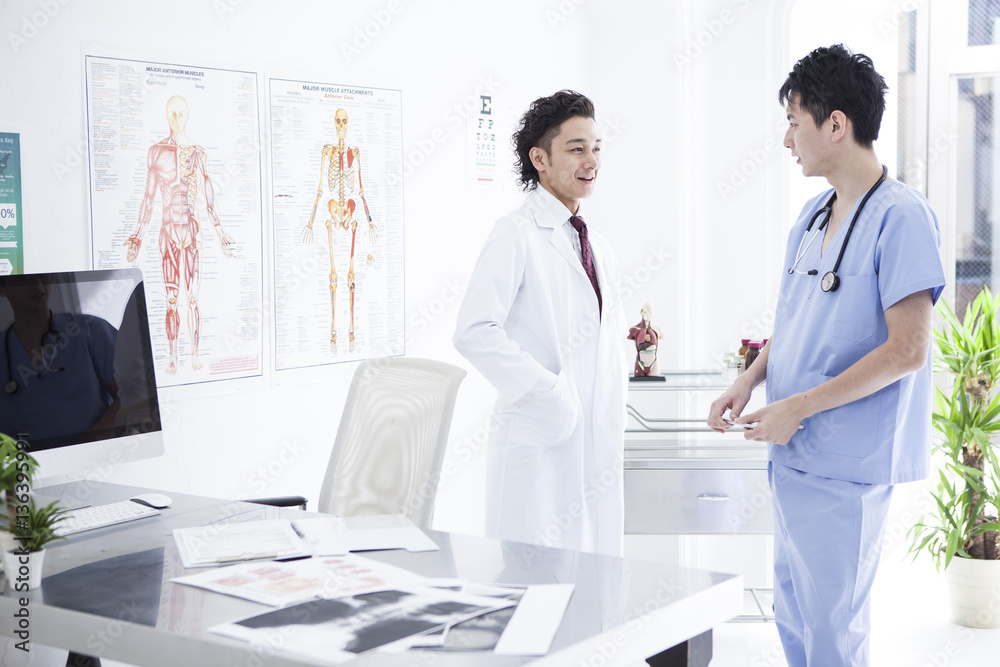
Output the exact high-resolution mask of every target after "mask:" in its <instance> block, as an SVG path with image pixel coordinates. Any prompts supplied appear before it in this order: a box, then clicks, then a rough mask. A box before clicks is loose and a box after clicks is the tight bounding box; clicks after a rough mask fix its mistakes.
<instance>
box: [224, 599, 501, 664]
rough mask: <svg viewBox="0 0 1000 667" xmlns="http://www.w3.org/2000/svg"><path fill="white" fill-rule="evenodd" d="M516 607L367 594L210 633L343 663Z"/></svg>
mask: <svg viewBox="0 0 1000 667" xmlns="http://www.w3.org/2000/svg"><path fill="white" fill-rule="evenodd" d="M511 605H513V603H512V602H510V601H509V600H499V599H496V598H481V597H478V596H474V595H468V594H465V593H458V592H455V591H445V590H440V589H435V588H405V589H396V590H385V591H378V592H374V593H364V594H361V595H355V596H352V597H347V598H340V599H337V600H311V601H309V602H303V603H301V604H297V605H292V606H290V607H285V608H283V609H276V610H272V611H267V612H264V613H263V614H257V615H255V616H251V617H248V618H244V619H243V620H240V621H234V622H232V623H223V624H221V625H217V626H214V627H212V628H209V631H210V632H215V633H218V634H222V635H226V636H228V637H234V638H236V639H241V640H243V641H247V642H252V643H259V644H261V645H266V644H267V643H268V641H269V640H270V642H272V645H273V638H274V637H280V638H281V645H280V646H279V647H278V648H277V649H276V651H278V652H282V653H284V652H287V653H293V654H297V655H303V656H307V657H309V658H312V659H314V660H320V661H323V662H324V664H331V663H332V664H339V663H341V662H346V661H348V660H352V659H354V658H356V657H357V656H359V655H361V654H363V653H367V652H368V651H371V650H374V649H377V648H379V647H381V646H385V645H387V644H391V643H393V642H396V641H399V640H401V639H403V638H405V637H409V636H411V635H415V634H420V633H424V632H429V631H431V630H434V629H435V628H438V627H441V626H447V625H454V624H455V623H459V622H461V621H464V620H466V619H469V618H472V617H475V616H479V615H481V614H486V613H489V612H491V611H495V610H497V609H501V608H504V607H509V606H511Z"/></svg>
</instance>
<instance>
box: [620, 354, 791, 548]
mask: <svg viewBox="0 0 1000 667" xmlns="http://www.w3.org/2000/svg"><path fill="white" fill-rule="evenodd" d="M664 377H665V378H666V379H665V381H661V382H653V381H644V382H635V381H633V382H632V383H631V384H630V386H629V394H628V413H629V422H628V425H627V426H626V430H625V431H626V432H625V532H626V534H638V535H642V534H671V533H677V534H702V533H770V532H771V531H772V519H771V493H770V490H769V489H768V485H767V447H766V445H763V444H760V443H755V442H751V441H748V440H745V439H744V438H743V432H742V431H737V432H728V433H726V434H719V433H716V432H714V431H712V430H711V429H710V428H708V426H706V425H705V416H706V415H707V414H708V408H709V405H710V404H711V402H712V400H714V399H715V397H716V396H717V395H718V394H719V393H720V392H722V391H723V390H725V389H726V388H727V387H728V386H729V384H730V383H729V381H728V380H725V379H723V377H722V376H721V375H719V374H718V373H710V372H688V371H673V372H667V373H664ZM750 409H753V404H751V406H750Z"/></svg>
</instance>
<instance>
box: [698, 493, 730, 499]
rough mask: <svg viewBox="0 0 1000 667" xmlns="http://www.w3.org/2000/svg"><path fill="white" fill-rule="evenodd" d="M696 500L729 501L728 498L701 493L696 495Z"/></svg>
mask: <svg viewBox="0 0 1000 667" xmlns="http://www.w3.org/2000/svg"><path fill="white" fill-rule="evenodd" d="M698 500H729V496H725V495H720V494H717V493H702V494H699V495H698Z"/></svg>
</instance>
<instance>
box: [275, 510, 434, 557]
mask: <svg viewBox="0 0 1000 667" xmlns="http://www.w3.org/2000/svg"><path fill="white" fill-rule="evenodd" d="M365 519H366V521H365V524H366V527H365V528H348V527H347V524H346V522H345V521H344V519H343V518H341V517H320V518H316V519H296V520H295V521H293V522H292V525H293V526H294V527H295V530H296V531H297V532H298V533H299V535H301V536H302V538H303V539H304V540H305V541H306V542H307V543H308V544H309V546H310V548H312V550H313V553H314V554H316V555H317V556H340V555H343V554H346V553H348V552H350V551H376V550H380V549H406V550H407V551H437V549H438V545H437V544H435V543H434V540H432V539H431V538H429V537H427V535H425V534H424V532H423V531H422V530H420V528H418V527H417V526H416V525H415V524H414V523H413V522H412V521H410V520H409V519H408V518H406V517H405V516H404V515H402V514H387V515H384V516H371V517H365Z"/></svg>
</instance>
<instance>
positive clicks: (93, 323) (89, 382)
mask: <svg viewBox="0 0 1000 667" xmlns="http://www.w3.org/2000/svg"><path fill="white" fill-rule="evenodd" d="M52 330H53V331H54V332H55V335H52V334H49V335H48V336H47V337H46V344H49V343H52V344H54V345H55V348H54V350H55V356H54V357H50V352H48V350H49V349H51V348H48V347H47V348H46V356H45V360H46V361H48V362H49V363H48V366H49V367H50V368H51V369H52V370H48V369H46V368H45V366H43V365H35V364H33V363H32V360H31V358H30V357H29V356H28V353H27V351H26V350H25V349H24V346H23V345H21V341H20V340H18V338H17V336H16V335H14V334H13V333H11V334H10V335H9V336H8V335H7V329H4V330H3V331H0V373H3V374H4V377H3V378H2V380H0V383H5V382H7V380H8V379H11V378H7V377H6V375H7V370H6V369H7V368H9V369H10V374H11V376H12V379H14V380H16V381H17V384H18V388H17V391H16V392H14V393H13V394H7V393H6V392H4V393H3V394H0V432H4V433H7V434H9V435H11V436H16V435H17V434H19V433H29V434H30V436H31V437H30V441H32V442H33V443H35V442H36V441H39V440H46V439H48V438H54V437H59V436H70V435H76V434H81V433H84V432H86V431H87V430H88V429H89V428H90V427H91V426H93V425H94V424H95V423H96V422H97V420H99V419H100V418H101V416H102V415H103V414H104V413H105V412H106V411H107V409H108V407H109V406H110V405H111V403H112V402H113V400H114V398H113V397H112V395H111V393H110V391H109V390H108V385H109V384H110V383H111V381H112V380H113V379H114V359H115V342H116V339H117V335H118V332H117V330H116V329H115V328H114V327H113V326H111V324H109V323H108V322H106V321H105V320H103V319H101V318H99V317H94V316H92V315H81V314H78V313H59V314H57V315H54V316H53V317H52ZM5 342H6V344H3V343H5ZM8 351H9V352H10V355H11V357H10V359H9V360H8V358H7V354H8ZM43 448H44V447H43Z"/></svg>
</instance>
